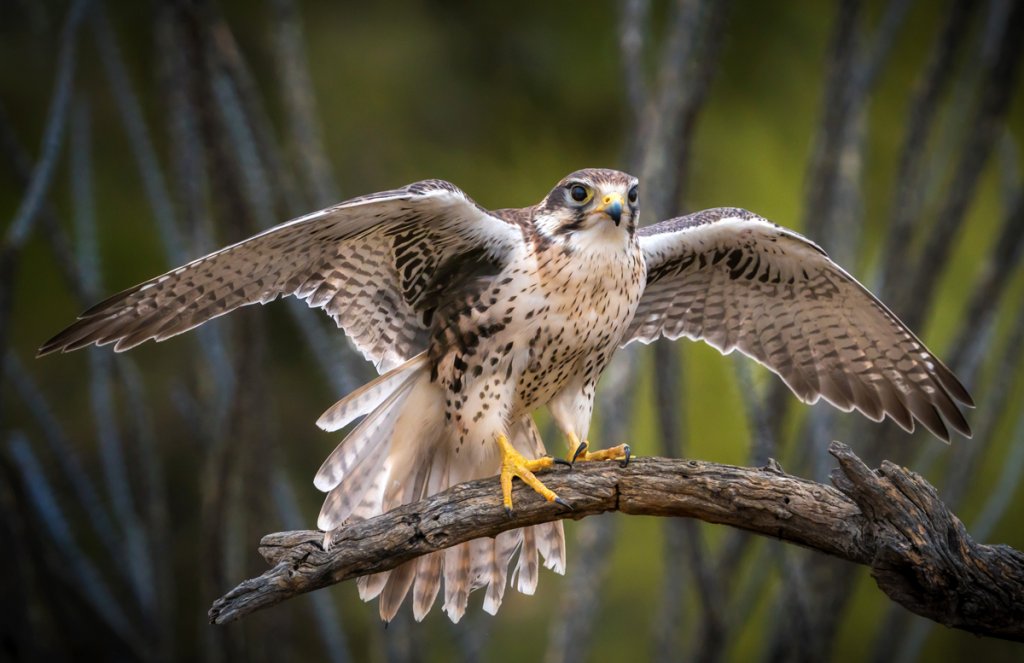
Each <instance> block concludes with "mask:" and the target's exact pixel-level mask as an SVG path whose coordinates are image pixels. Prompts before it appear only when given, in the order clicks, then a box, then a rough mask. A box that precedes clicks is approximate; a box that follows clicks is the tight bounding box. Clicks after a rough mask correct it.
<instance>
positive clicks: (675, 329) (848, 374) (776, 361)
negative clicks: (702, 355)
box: [623, 208, 973, 441]
mask: <svg viewBox="0 0 1024 663" xmlns="http://www.w3.org/2000/svg"><path fill="white" fill-rule="evenodd" d="M638 234H639V241H640V246H641V247H642V249H643V252H644V257H645V259H646V261H647V287H646V290H645V291H644V295H643V297H642V299H641V300H640V305H639V308H638V309H637V312H636V315H635V317H634V318H633V322H632V324H631V326H630V328H629V329H628V330H627V332H626V335H625V336H624V338H623V344H626V343H629V342H631V341H642V342H644V343H650V342H651V341H653V340H655V339H657V338H658V337H660V336H665V337H667V338H670V339H676V338H679V337H680V336H686V337H688V338H691V339H694V340H697V339H700V340H704V341H707V342H708V343H710V344H711V345H713V346H714V347H716V348H718V349H719V350H720V351H722V352H723V353H729V352H732V350H733V349H739V350H740V352H743V353H744V354H746V355H748V356H750V357H753V358H754V359H756V360H757V361H759V362H760V363H762V364H764V365H765V366H767V367H768V368H769V369H771V370H772V371H774V372H775V373H777V374H778V375H779V376H780V377H782V379H783V380H784V381H785V382H786V384H787V385H788V386H789V388H790V389H792V390H793V392H794V393H795V394H796V395H797V396H798V397H799V398H800V399H801V400H803V401H805V402H808V403H813V402H815V401H817V400H818V398H819V397H824V398H825V399H826V400H827V401H829V402H830V403H832V404H833V405H835V406H836V407H838V408H840V409H841V410H844V411H850V410H852V409H854V408H856V409H858V410H860V411H861V412H863V413H864V414H865V415H867V416H868V417H870V418H871V419H873V420H875V421H879V420H881V419H882V417H883V416H885V415H888V416H889V417H890V418H891V419H893V420H894V421H896V422H897V423H898V424H899V425H900V426H902V427H903V428H904V429H906V430H908V431H912V430H913V429H914V419H917V420H918V421H920V422H921V423H922V424H924V425H925V427H927V428H928V430H930V431H932V433H934V434H935V435H936V436H938V437H940V438H942V439H943V440H947V441H948V440H949V432H948V430H947V428H946V425H945V424H944V423H943V419H945V420H946V422H948V423H949V425H950V426H952V427H953V428H954V429H955V430H957V431H959V432H960V433H962V434H963V435H966V436H968V437H970V434H971V431H970V427H969V426H968V424H967V421H966V420H965V419H964V416H963V414H962V413H961V412H960V409H959V407H958V406H957V404H956V401H960V402H961V403H964V404H966V405H968V406H973V402H972V401H971V397H970V395H969V394H968V393H967V390H966V389H964V387H963V385H961V384H960V382H959V381H958V380H957V378H956V376H955V375H953V373H952V372H951V371H950V370H949V369H948V368H946V367H945V366H943V364H942V362H940V361H939V360H938V359H936V358H935V356H934V355H933V354H932V353H931V352H930V351H929V350H928V348H926V347H925V346H924V344H923V343H922V342H921V341H920V340H918V339H917V337H916V336H914V334H913V333H912V332H911V331H910V330H909V329H907V327H906V326H905V325H904V324H903V323H902V322H900V320H899V319H898V318H897V317H896V316H895V315H894V314H893V313H892V311H890V310H889V309H888V308H886V306H885V305H884V304H882V303H881V302H880V301H878V299H876V298H875V296H874V295H872V294H871V293H870V292H868V290H867V289H866V288H864V286H862V285H861V284H860V283H858V282H857V281H856V280H855V279H854V278H853V277H852V276H850V275H849V274H847V273H846V272H845V271H844V270H843V269H842V268H841V267H839V265H837V264H835V263H834V262H832V260H830V259H829V257H828V255H826V254H825V252H824V251H823V250H822V249H821V248H819V247H818V246H817V245H815V244H814V243H812V242H810V241H809V240H807V239H805V238H804V237H801V236H800V235H798V234H797V233H795V232H793V231H790V230H787V229H785V228H782V227H780V226H777V225H775V224H773V223H771V222H769V221H767V220H765V219H763V218H761V217H759V216H757V215H755V214H752V213H751V212H748V211H746V210H741V209H734V208H719V209H711V210H706V211H703V212H698V213H697V214H692V215H690V216H686V217H680V218H676V219H671V220H669V221H664V222H662V223H659V224H657V225H654V226H649V227H646V228H641V229H640V230H639V231H638Z"/></svg>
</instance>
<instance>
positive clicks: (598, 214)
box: [533, 168, 640, 247]
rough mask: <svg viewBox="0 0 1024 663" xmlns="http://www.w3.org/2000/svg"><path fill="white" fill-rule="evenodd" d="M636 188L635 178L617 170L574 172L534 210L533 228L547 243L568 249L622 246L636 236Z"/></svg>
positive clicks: (637, 211) (637, 210) (588, 169)
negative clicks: (600, 245) (564, 246)
mask: <svg viewBox="0 0 1024 663" xmlns="http://www.w3.org/2000/svg"><path fill="white" fill-rule="evenodd" d="M637 184H638V181H637V178H635V177H633V176H632V175H629V174H627V173H623V172H620V171H617V170H606V169H603V168H587V169H585V170H577V171H576V172H575V173H570V174H569V175H567V176H565V177H564V178H562V181H561V182H559V183H558V184H557V185H556V186H555V188H554V189H552V190H551V193H549V194H548V196H547V197H546V198H545V199H544V200H542V201H541V203H540V204H539V205H538V206H537V208H536V210H535V212H534V216H533V221H534V225H535V227H536V228H537V230H538V231H540V233H541V234H542V235H544V236H546V237H547V238H548V239H550V240H554V241H556V242H560V243H563V244H566V245H568V246H570V247H574V246H578V245H580V244H586V243H592V242H595V241H596V242H601V243H602V244H604V243H606V242H612V243H619V244H624V243H625V242H627V241H629V240H630V239H631V238H632V237H633V234H634V233H635V232H636V225H637V218H638V216H639V213H640V208H639V203H640V201H639V194H638V191H637Z"/></svg>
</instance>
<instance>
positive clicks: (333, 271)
mask: <svg viewBox="0 0 1024 663" xmlns="http://www.w3.org/2000/svg"><path fill="white" fill-rule="evenodd" d="M521 242H522V234H521V231H520V228H519V227H518V226H517V225H516V224H515V223H513V222H510V221H509V220H506V219H504V218H502V217H499V216H496V215H494V214H491V213H490V212H487V211H486V210H484V209H483V208H481V207H480V206H479V205H477V204H476V203H475V202H473V201H472V200H471V199H470V198H469V197H468V196H467V195H466V194H465V193H463V192H462V191H461V190H460V189H458V188H457V187H455V186H454V185H452V184H450V183H448V182H444V181H441V180H426V181H423V182H417V183H415V184H410V185H409V186H406V187H403V188H401V189H396V190H393V191H386V192H383V193H377V194H372V195H369V196H363V197H360V198H355V199H353V200H349V201H346V202H343V203H339V204H337V205H334V206H332V207H328V208H326V209H324V210H321V211H319V212H314V213H312V214H308V215H306V216H303V217H300V218H298V219H295V220H293V221H289V222H287V223H284V224H281V225H279V226H275V227H274V228H271V229H269V230H267V231H265V232H262V233H260V234H258V235H256V236H255V237H252V238H250V239H247V240H245V241H242V242H239V243H237V244H234V245H232V246H229V247H227V248H224V249H221V250H220V251H216V252H214V253H211V254H210V255H207V256H204V257H202V258H199V259H197V260H194V261H192V262H190V263H188V264H187V265H184V266H182V267H178V268H177V269H174V270H171V271H170V272H168V273H166V274H164V275H162V276H158V277H156V278H154V279H151V280H149V281H146V282H145V283H142V284H139V285H137V286H135V287H133V288H129V289H128V290H125V291H124V292H122V293H120V294H117V295H114V296H113V297H110V298H109V299H107V300H106V301H103V302H101V303H99V304H97V305H96V306H94V307H92V308H91V309H89V310H88V311H85V312H84V313H82V314H81V315H80V316H79V319H78V321H77V322H75V323H74V324H72V325H71V326H70V327H68V328H67V329H65V330H64V331H62V332H60V333H59V334H57V335H56V336H54V337H53V338H52V339H50V340H49V341H47V342H46V343H45V344H43V346H42V347H41V348H40V350H39V354H41V355H42V354H47V353H49V352H56V351H62V352H66V351H70V350H75V349H78V348H82V347H85V346H88V345H93V344H95V345H105V344H108V343H114V344H115V345H114V350H116V351H118V352H120V351H123V350H127V349H129V348H132V347H134V346H136V345H138V344H140V343H142V342H144V341H147V340H149V339H154V340H157V341H162V340H164V339H167V338H170V337H171V336H175V335H177V334H180V333H182V332H185V331H188V330H189V329H192V328H193V327H196V326H197V325H200V324H202V323H203V322H206V321H207V320H210V319H211V318H215V317H217V316H220V315H223V314H225V313H227V312H229V311H232V310H234V309H236V308H238V307H239V306H245V305H248V304H255V303H260V304H263V303H266V302H269V301H272V300H274V299H277V298H278V297H279V296H282V295H294V296H296V297H299V298H300V299H304V300H305V301H306V303H308V304H309V306H311V307H318V308H322V309H324V310H325V311H326V312H327V313H328V314H330V315H331V316H332V317H333V318H334V320H335V322H336V323H337V324H338V326H339V327H341V328H343V329H344V330H345V332H346V333H347V334H348V335H349V337H351V339H352V340H353V342H354V343H355V344H356V346H357V347H358V348H359V349H360V350H361V351H362V353H363V355H364V356H365V357H366V358H367V359H369V360H370V361H372V362H374V363H375V364H376V365H377V367H378V369H380V370H388V369H390V368H392V367H394V366H396V365H398V364H400V363H401V362H403V361H405V360H407V359H409V358H411V357H412V356H414V355H415V354H417V353H418V352H420V351H422V350H423V349H425V347H426V343H427V339H426V335H427V331H428V330H429V328H430V316H431V314H432V312H433V307H434V306H435V305H436V302H435V301H434V300H436V298H437V297H438V296H439V294H440V293H441V291H443V289H444V288H445V286H446V285H447V284H448V282H449V281H458V279H459V276H460V274H462V273H463V272H465V271H470V272H474V271H476V272H479V270H480V268H481V265H484V266H488V267H492V268H496V267H500V266H502V265H503V264H505V262H506V261H507V260H508V259H509V258H510V256H511V255H512V254H513V252H514V250H515V248H516V246H518V245H519V244H521Z"/></svg>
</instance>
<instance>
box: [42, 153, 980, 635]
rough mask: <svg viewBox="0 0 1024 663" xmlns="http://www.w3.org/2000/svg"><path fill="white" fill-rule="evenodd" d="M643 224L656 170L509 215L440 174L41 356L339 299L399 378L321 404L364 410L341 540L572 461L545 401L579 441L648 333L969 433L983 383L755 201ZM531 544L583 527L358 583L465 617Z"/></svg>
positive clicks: (267, 240) (551, 546) (147, 294)
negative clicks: (370, 522) (608, 380)
mask: <svg viewBox="0 0 1024 663" xmlns="http://www.w3.org/2000/svg"><path fill="white" fill-rule="evenodd" d="M637 221H638V200H637V183H636V179H635V178H633V177H631V176H629V175H626V174H624V173H620V172H617V171H611V170H600V169H588V170H583V171H578V172H576V173H572V174H571V175H569V176H568V177H566V178H565V179H563V180H562V181H561V182H559V183H558V185H557V186H556V187H555V188H554V189H553V190H552V191H551V193H550V194H548V196H547V197H545V198H544V200H542V201H541V202H540V203H538V204H537V205H535V206H533V207H529V208H525V209H520V210H497V211H494V212H488V211H486V210H484V209H483V208H481V207H480V206H478V205H477V204H476V203H474V202H473V201H472V200H470V199H469V198H468V197H467V196H466V195H465V194H464V193H462V191H460V190H459V189H458V188H456V187H455V186H453V185H451V184H449V183H447V182H442V181H438V180H428V181H425V182H418V183H416V184H412V185H409V186H407V187H404V188H401V189H397V190H394V191H389V192H384V193H379V194H373V195H371V196H364V197H361V198H356V199H353V200H350V201H347V202H344V203H340V204H338V205H335V206H333V207H329V208H327V209H325V210H322V211H320V212H316V213H313V214H310V215H307V216H305V217H302V218H299V219H296V220H294V221H291V222H288V223H285V224H283V225H281V226H277V227H275V228H272V229H270V230H268V231H266V232H264V233H261V234H259V235H257V236H255V237H253V238H251V239H249V240H246V241H244V242H240V243H238V244H235V245H232V246H230V247H227V248H225V249H223V250H221V251H218V252H216V253H213V254H210V255H208V256H205V257H203V258H200V259H198V260H196V261H194V262H192V263H189V264H188V265H185V266H183V267H180V268H178V269H175V270H173V271H171V272H169V273H167V274H165V275H163V276H160V277H157V278H155V279H153V280H151V281H148V282H146V283H143V284H140V285H138V286H135V287H134V288H131V289H129V290H126V291H125V292H123V293H121V294H118V295H115V296H114V297H111V298H110V299H108V300H106V301H104V302H102V303H100V304H98V305H97V306H95V307H93V308H91V309H90V310H88V311H86V312H85V313H83V314H82V316H81V317H80V318H79V320H78V321H77V322H76V323H74V324H73V325H71V326H70V327H68V328H67V329H66V330H64V331H63V332H61V333H60V334H58V335H57V336H55V337H54V338H53V339H51V340H50V341H48V342H47V343H45V344H44V345H43V347H42V348H41V349H40V354H45V353H48V352H54V351H68V350H74V349H77V348H80V347H85V346H88V345H93V344H97V345H103V344H107V343H113V344H114V349H115V350H117V351H121V350H126V349H128V348H130V347H133V346H135V345H138V344H139V343H142V342H144V341H146V340H149V339H155V340H164V339H166V338H169V337H171V336H174V335H176V334H179V333H181V332H183V331H186V330H188V329H191V328H192V327H195V326H196V325H199V324H202V323H203V322H205V321H206V320H209V319H211V318H213V317H216V316H218V315H222V314H224V313H227V312H228V311H231V310H233V309H235V308H237V307H239V306H244V305H247V304H253V303H257V302H259V303H266V302H268V301H271V300H273V299H276V298H277V297H279V296H281V295H294V296H296V297H299V298H302V299H304V300H305V301H306V302H307V303H308V304H309V305H310V306H312V307H319V308H322V309H324V310H325V311H326V312H327V313H328V314H330V315H331V316H332V317H333V318H334V320H335V321H336V322H337V324H338V326H339V327H341V328H342V329H343V330H344V331H345V332H346V333H347V334H348V336H349V337H350V338H351V339H352V341H353V343H354V344H355V345H356V346H357V347H358V348H359V349H360V350H361V351H362V352H363V354H364V356H366V358H367V359H369V360H370V361H372V362H373V363H374V364H375V365H376V366H377V368H378V369H379V370H380V371H381V372H382V375H381V377H380V378H378V379H377V380H375V381H374V382H371V383H370V384H368V385H366V386H364V387H362V388H360V389H358V390H356V391H355V392H353V393H352V394H350V395H348V396H347V397H346V398H344V399H342V400H341V401H339V402H338V403H337V404H335V405H334V406H332V407H331V408H330V409H328V410H327V411H326V412H325V413H324V414H323V415H322V416H321V418H320V420H319V421H318V424H319V425H320V426H321V427H322V428H324V429H326V430H338V429H340V428H342V427H344V426H347V425H348V424H350V423H352V422H353V421H355V420H356V419H357V418H359V417H363V418H362V420H361V421H360V422H359V423H358V425H356V426H355V427H354V428H353V429H352V431H351V432H350V433H349V434H348V435H347V436H346V437H345V439H344V440H343V441H342V443H341V444H340V445H339V446H338V448H337V449H336V450H335V451H334V452H333V453H332V454H331V456H330V457H328V459H327V460H326V461H325V462H324V464H323V466H322V467H321V469H320V471H319V472H318V473H317V475H316V479H315V481H314V483H315V485H316V486H317V487H318V488H320V489H321V490H324V491H325V492H327V498H326V500H325V502H324V506H323V509H322V511H321V514H320V519H319V525H320V527H321V528H322V529H324V530H325V531H328V534H327V536H326V537H325V544H326V545H330V539H331V537H330V534H329V532H330V530H333V529H334V528H337V527H339V526H343V525H344V523H346V522H349V521H351V520H356V519H363V518H369V517H372V516H374V515H377V514H379V513H382V512H383V511H386V510H388V509H390V508H393V507H395V506H397V505H400V504H405V503H408V502H411V501H415V500H418V499H421V498H423V497H425V496H427V495H431V494H434V493H436V492H438V491H440V490H443V489H445V488H447V487H448V486H450V485H453V484H456V483H459V482H462V481H466V480H469V479H474V478H478V477H483V476H490V475H494V474H497V473H498V472H499V470H501V471H502V472H503V476H504V478H505V480H509V481H510V479H511V476H520V477H521V478H523V479H524V480H528V481H531V477H532V474H531V473H530V472H529V471H528V470H530V469H536V468H540V467H544V466H546V465H547V464H550V461H544V460H537V461H532V460H527V459H531V458H539V457H542V456H544V454H545V449H544V444H543V442H542V441H541V439H540V436H539V435H538V433H537V429H536V427H535V425H534V423H533V420H532V418H531V416H532V413H533V412H534V411H536V410H537V409H538V408H540V407H542V406H545V405H546V406H548V408H549V409H550V411H551V413H552V416H553V419H554V421H555V423H556V424H557V425H558V427H559V429H560V430H561V431H562V433H563V434H564V435H565V436H566V438H567V440H568V441H569V442H570V450H572V448H573V446H574V445H575V444H576V441H577V440H585V439H586V437H587V432H588V428H589V425H590V418H591V414H592V410H593V404H594V393H595V389H596V384H597V380H598V378H599V377H600V375H601V372H602V371H603V370H604V368H605V366H606V365H607V364H608V361H609V360H610V359H611V356H612V354H613V352H614V351H615V349H616V348H617V347H619V346H620V345H625V344H627V343H630V342H632V341H634V340H640V341H643V342H649V341H651V340H654V339H655V338H658V337H660V336H666V337H668V338H678V337H679V336H688V337H690V338H694V339H703V340H706V341H708V342H709V343H711V344H712V345H714V346H715V347H717V348H719V349H720V350H722V351H723V352H729V351H731V350H733V349H736V348H738V349H739V350H740V351H741V352H744V353H745V354H747V355H749V356H751V357H753V358H755V359H757V360H758V361H760V362H761V363H763V364H765V365H766V366H768V368H770V369H771V370H773V371H775V372H776V373H778V374H779V375H780V376H781V377H782V378H783V379H784V380H785V381H786V384H788V385H789V386H790V387H791V388H792V389H793V391H794V392H795V393H796V394H797V396H798V397H800V398H801V399H802V400H805V401H808V402H813V401H815V400H816V399H817V398H819V397H824V398H826V399H827V400H829V401H830V402H832V403H834V404H835V405H836V406H838V407H839V408H841V409H844V410H850V409H853V408H857V409H859V410H860V411H862V412H864V413H865V414H866V415H867V416H869V417H871V418H873V419H876V420H877V419H880V418H882V417H883V416H886V415H888V416H890V417H891V418H893V419H894V420H895V421H897V422H898V423H899V424H900V425H902V426H904V427H905V428H907V429H908V430H910V429H912V428H913V425H914V421H915V420H917V421H920V422H922V423H923V424H924V425H925V426H926V427H928V428H929V429H930V430H932V432H934V433H935V434H936V435H938V436H939V437H941V438H943V439H948V437H949V434H948V429H947V424H948V425H949V426H951V427H952V428H953V429H955V430H957V431H959V432H961V433H963V434H965V435H969V432H970V431H969V427H968V425H967V422H966V420H965V419H964V418H963V415H962V414H961V412H960V410H959V408H958V406H957V404H956V403H957V402H958V401H959V402H960V403H965V404H968V405H970V404H971V400H970V396H969V395H968V394H967V392H966V390H965V389H964V388H963V386H961V385H960V383H959V382H958V381H957V380H956V378H955V377H954V376H953V375H952V373H950V372H949V370H948V369H946V368H945V367H944V366H943V365H942V364H941V362H939V361H938V359H936V358H935V357H934V356H933V355H932V354H931V353H930V352H929V351H928V350H927V348H925V347H924V346H923V344H921V342H920V341H919V340H918V339H917V338H916V337H915V336H914V335H913V334H912V333H911V332H910V331H909V330H908V329H906V327H905V326H904V325H903V324H902V323H900V322H899V320H898V319H897V318H896V317H895V316H894V315H893V314H892V313H891V312H890V311H889V310H888V309H886V308H885V306H884V305H882V304H881V303H880V302H879V301H878V300H877V299H875V298H874V297H873V296H872V295H871V294H870V293H869V292H868V291H867V290H865V289H864V288H863V287H862V286H861V285H860V284H858V283H857V282H856V281H855V280H854V279H853V278H852V277H850V276H849V275H848V274H847V273H846V272H844V271H843V270H842V269H841V268H840V267H838V266H837V265H835V263H833V262H832V261H831V260H829V259H828V257H827V256H826V255H825V254H824V252H823V251H821V250H820V249H819V248H818V247H816V246H815V245H814V244H812V243H811V242H809V241H807V240H806V239H804V238H802V237H800V236H799V235H797V234H796V233H793V232H791V231H788V230H785V229H783V228H780V227H778V226H775V225H773V224H771V223H769V222H767V221H765V220H764V219H762V218H760V217H758V216H756V215H754V214H751V213H750V212H746V211H744V210H736V209H718V210H708V211H706V212H701V213H699V214H696V215H691V216H689V217H683V218H680V219H673V220H670V221H665V222H663V223H660V224H657V225H655V226H651V227H648V228H643V229H640V230H637ZM506 438H507V440H508V442H509V445H508V446H500V445H501V444H502V442H501V441H502V440H504V439H506ZM619 453H620V452H619V451H615V452H614V453H605V452H600V453H597V454H594V455H593V456H592V457H594V458H605V457H616V455H615V454H619ZM588 455H589V454H584V457H587V456H588ZM509 463H511V466H512V469H509V468H508V467H506V465H509ZM532 481H535V480H532ZM531 485H534V487H535V488H536V489H537V490H538V492H541V494H543V495H544V496H545V497H547V498H548V499H552V500H554V499H557V496H555V495H554V494H553V493H551V492H550V491H548V490H547V489H546V488H545V487H544V486H543V485H542V484H540V483H539V482H536V483H532V484H531ZM505 501H506V506H511V503H510V496H509V495H508V494H507V493H506V495H505ZM517 551H518V561H517V562H516V567H515V569H514V570H513V573H512V581H513V583H514V584H516V586H517V587H518V589H519V590H520V591H523V592H525V593H532V592H533V590H534V588H535V587H536V583H537V574H538V568H539V564H540V560H541V559H543V561H544V563H545V565H546V566H547V567H548V568H551V569H553V570H555V571H557V572H562V571H563V570H564V566H565V542H564V533H563V531H562V527H561V524H560V523H557V524H548V525H541V526H536V527H532V528H527V529H524V530H516V531H512V532H507V533H505V534H502V535H501V536H498V537H496V538H494V539H482V540H478V541H471V542H468V543H465V544H461V545H459V546H456V547H453V548H451V549H449V550H446V551H443V552H439V553H435V554H433V555H428V556H426V557H423V558H420V559H417V560H414V561H411V562H409V563H407V564H406V565H404V566H401V567H398V568H396V569H393V570H391V571H389V572H384V573H380V574H376V575H374V576H369V577H366V578H361V579H360V580H359V582H358V583H357V584H358V587H359V592H360V596H362V597H363V598H364V599H367V600H368V599H370V598H373V597H378V596H379V597H380V612H381V616H382V618H384V619H385V620H389V619H391V618H392V617H393V616H394V615H395V613H396V612H397V611H398V609H399V608H400V606H401V605H402V604H403V602H404V600H405V599H406V598H407V596H408V595H409V594H411V595H412V604H413V614H414V616H415V617H416V619H422V618H423V616H425V615H426V613H427V612H428V611H429V609H430V607H431V606H432V605H433V603H434V602H435V600H436V598H437V597H438V596H443V604H444V610H445V612H446V613H447V614H448V615H449V617H451V618H452V619H453V620H454V621H458V619H459V618H460V617H461V616H462V614H463V613H464V611H465V609H466V604H467V600H468V595H469V593H470V592H471V591H473V590H474V589H477V588H486V594H485V600H484V608H485V609H486V610H488V611H489V612H495V611H497V609H498V607H499V606H500V604H501V601H502V598H503V594H504V587H505V584H506V582H508V581H509V575H508V567H509V563H510V561H511V560H512V559H513V558H514V557H515V556H516V553H517ZM442 578H443V580H444V582H443V594H442Z"/></svg>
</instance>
